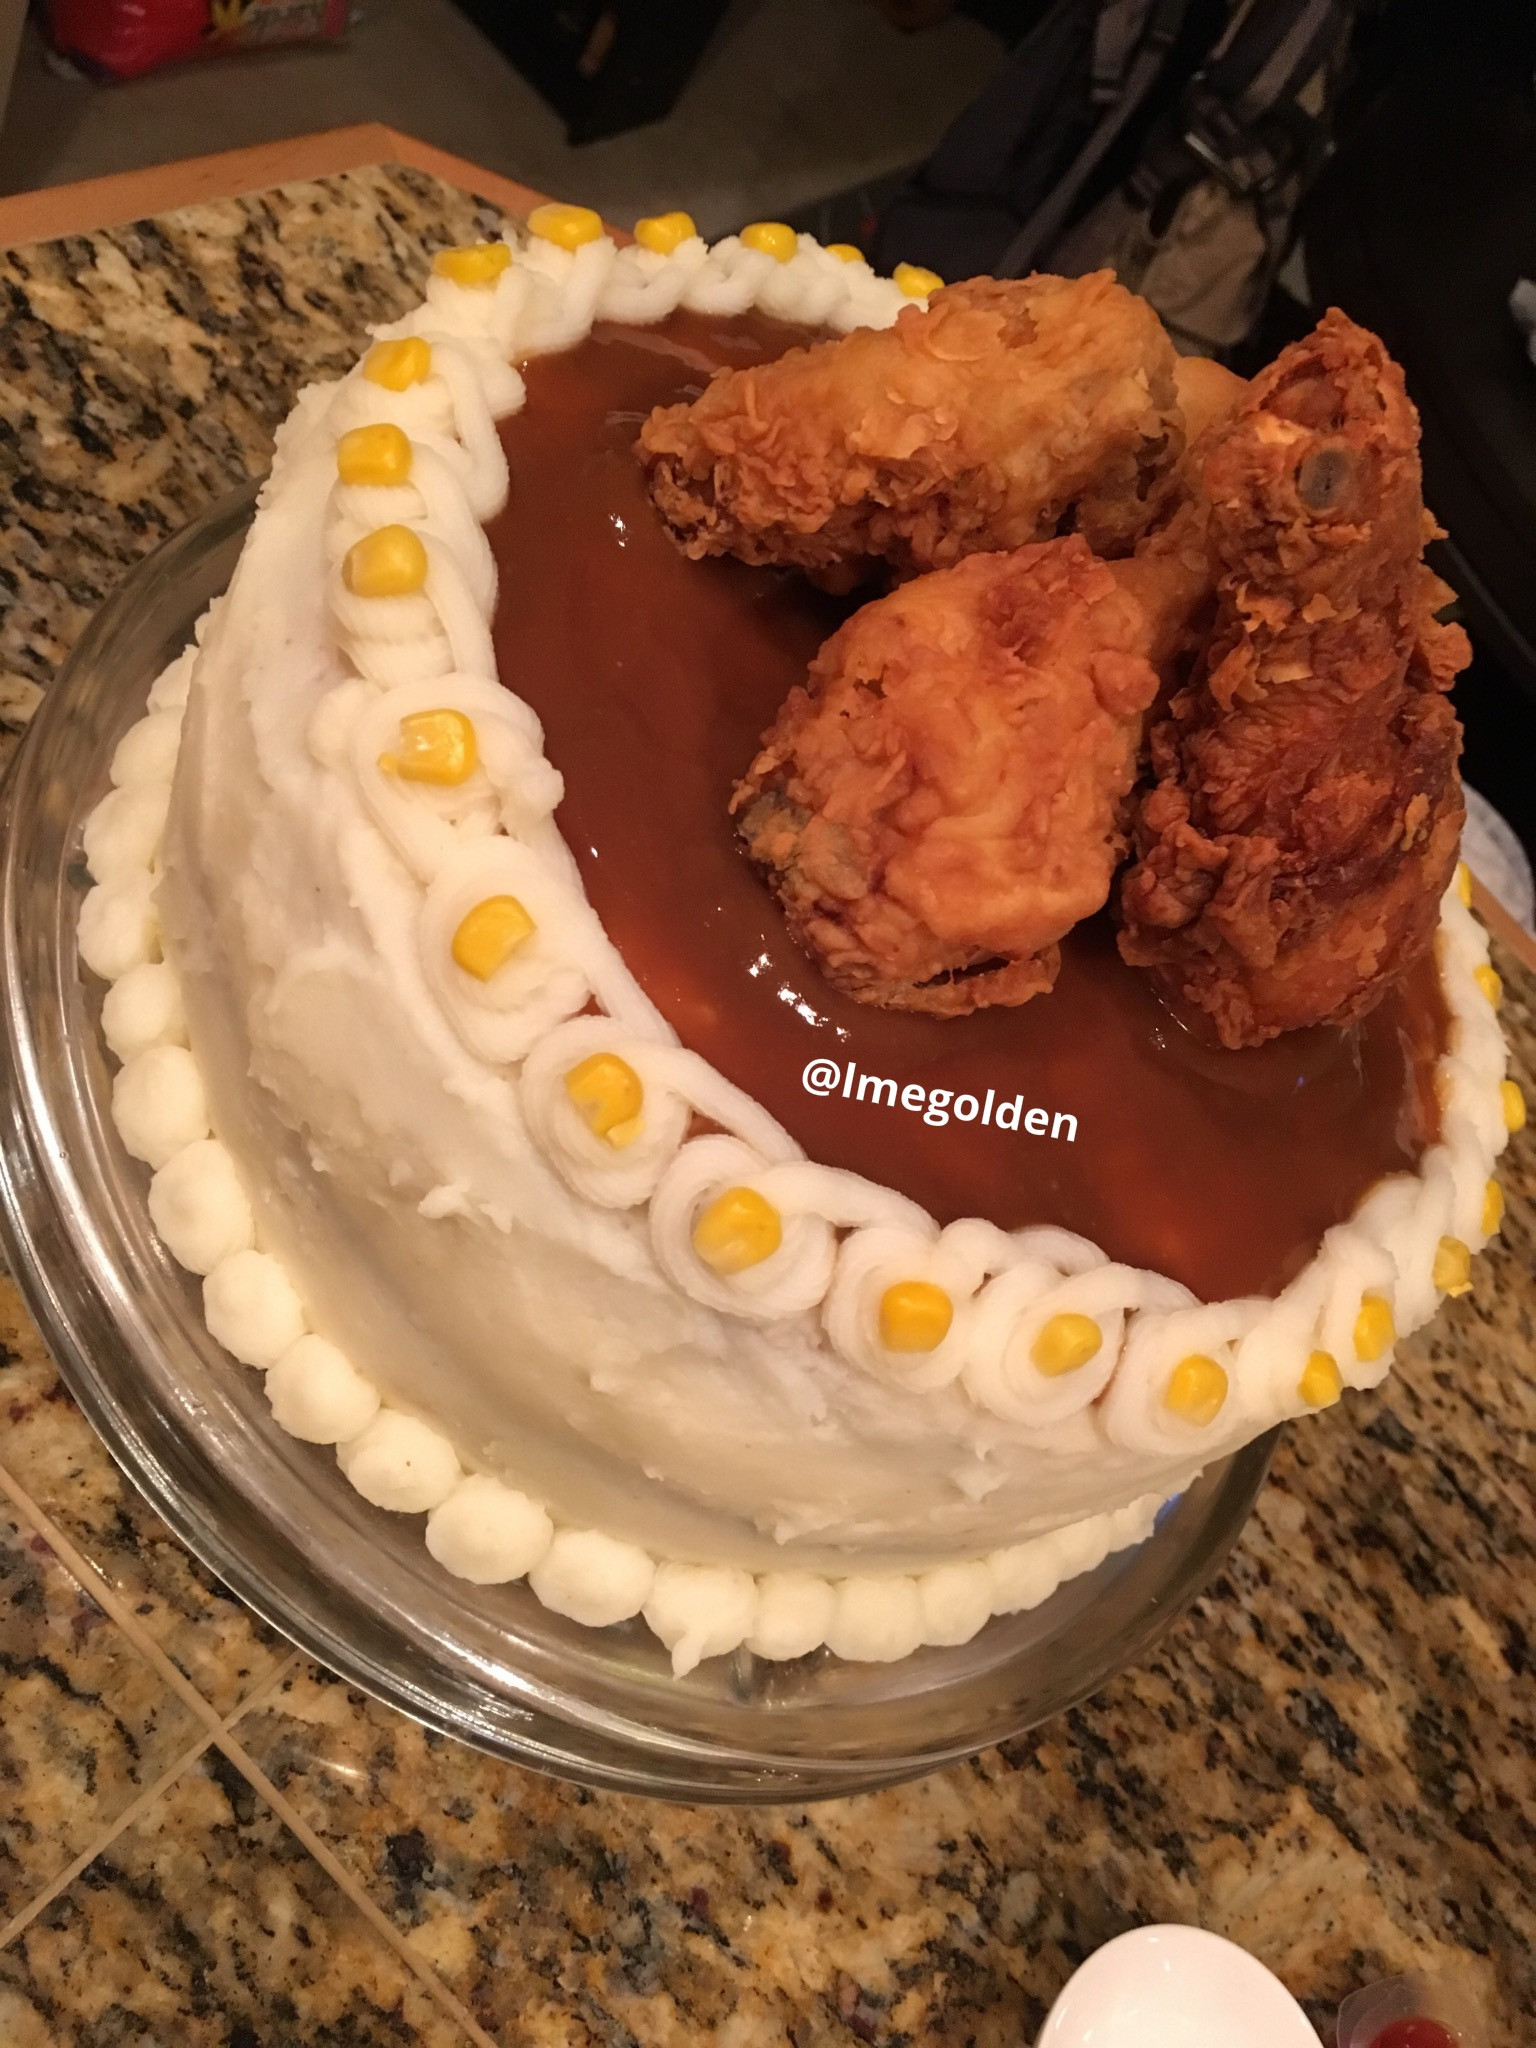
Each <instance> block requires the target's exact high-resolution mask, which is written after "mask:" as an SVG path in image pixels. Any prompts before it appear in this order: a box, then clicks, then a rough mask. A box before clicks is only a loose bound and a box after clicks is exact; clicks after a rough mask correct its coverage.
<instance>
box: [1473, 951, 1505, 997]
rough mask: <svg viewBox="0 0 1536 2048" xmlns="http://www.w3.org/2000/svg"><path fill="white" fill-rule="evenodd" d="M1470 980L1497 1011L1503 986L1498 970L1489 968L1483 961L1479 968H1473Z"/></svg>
mask: <svg viewBox="0 0 1536 2048" xmlns="http://www.w3.org/2000/svg"><path fill="white" fill-rule="evenodd" d="M1472 979H1473V980H1474V981H1475V982H1476V983H1477V985H1478V987H1479V988H1480V989H1481V990H1482V992H1483V994H1484V995H1485V996H1486V997H1487V998H1488V1000H1489V1002H1490V1003H1492V1004H1493V1006H1494V1008H1495V1009H1497V1008H1498V1006H1499V998H1500V997H1501V996H1502V995H1503V993H1504V984H1503V982H1502V981H1501V980H1500V979H1499V973H1498V969H1497V968H1495V967H1490V966H1489V965H1488V963H1487V961H1486V960H1485V961H1484V962H1483V964H1482V966H1481V967H1474V968H1473V970H1472Z"/></svg>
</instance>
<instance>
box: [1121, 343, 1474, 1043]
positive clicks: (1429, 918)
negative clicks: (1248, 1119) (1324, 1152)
mask: <svg viewBox="0 0 1536 2048" xmlns="http://www.w3.org/2000/svg"><path fill="white" fill-rule="evenodd" d="M1418 438H1419V433H1418V418H1417V415H1416V414H1415V412H1414V409H1413V407H1412V405H1411V404H1410V403H1409V400H1408V397H1407V393H1406V391H1405V390H1404V386H1403V378H1402V373H1401V371H1400V370H1399V369H1398V367H1397V365H1396V364H1395V363H1394V362H1393V361H1392V360H1391V358H1390V357H1389V356H1388V354H1387V352H1386V350H1385V349H1384V348H1383V346H1382V344H1381V343H1380V342H1379V341H1378V340H1377V339H1376V338H1375V336H1374V335H1371V334H1369V333H1367V332H1366V331H1365V330H1364V329H1362V328H1360V327H1357V326H1355V325H1354V323H1353V322H1352V321H1350V320H1348V319H1346V318H1345V316H1344V315H1343V314H1342V313H1339V312H1337V311H1333V312H1329V313H1328V314H1326V315H1325V316H1324V318H1323V319H1322V321H1321V322H1320V323H1319V325H1318V327H1317V329H1316V330H1315V332H1314V333H1313V334H1311V335H1309V336H1308V337H1307V338H1306V339H1304V340H1302V341H1300V342H1297V343H1295V344H1293V345H1292V346H1291V347H1289V348H1287V349H1286V350H1285V351H1284V352H1283V353H1282V354H1281V355H1280V356H1279V357H1278V359H1277V360H1276V361H1275V362H1274V363H1273V364H1272V365H1271V366H1270V367H1269V368H1268V369H1267V370H1265V371H1264V372H1262V373H1261V375H1260V376H1259V377H1258V378H1256V379H1255V381H1254V383H1253V385H1252V387H1251V389H1250V392H1249V394H1248V396H1247V398H1246V399H1245V400H1244V401H1243V403H1242V404H1241V405H1240V406H1239V408H1238V410H1237V411H1236V413H1235V414H1234V415H1233V416H1232V417H1231V418H1230V419H1229V420H1228V422H1227V423H1226V424H1225V426H1218V427H1217V428H1216V429H1215V430H1214V431H1213V432H1212V434H1211V435H1209V436H1208V437H1207V440H1206V442H1205V444H1204V445H1203V448H1202V449H1201V450H1200V451H1197V453H1198V454H1199V456H1200V460H1199V463H1198V467H1199V470H1200V478H1199V485H1200V488H1199V490H1198V491H1197V492H1196V493H1194V494H1193V495H1192V496H1191V497H1190V499H1189V500H1188V501H1187V503H1186V505H1185V506H1184V507H1183V508H1181V511H1180V513H1179V514H1178V515H1177V516H1176V522H1175V523H1176V526H1177V529H1178V534H1179V535H1180V536H1181V537H1182V545H1183V546H1184V548H1185V549H1186V551H1188V550H1189V549H1190V548H1191V547H1192V546H1193V545H1194V544H1195V538H1194V537H1197V536H1203V542H1204V545H1205V547H1206V550H1207V552H1208V558H1209V561H1210V566H1211V573H1212V577H1213V580H1214V583H1215V587H1216V603H1217V610H1216V619H1215V625H1214V630H1213V632H1212V634H1211V637H1210V639H1209V641H1208V643H1207V645H1206V647H1205V649H1204V651H1203V654H1202V655H1201V657H1200V659H1199V661H1198V663H1197V665H1196V668H1195V671H1194V674H1193V676H1192V679H1191V681H1190V682H1189V683H1188V685H1187V686H1186V687H1184V688H1183V689H1182V690H1180V691H1178V692H1177V693H1176V694H1175V695H1174V697H1173V700H1172V703H1171V706H1170V713H1169V716H1168V717H1167V718H1165V719H1162V720H1159V721H1158V722H1156V723H1155V724H1154V727H1153V731H1152V749H1151V751H1152V774H1153V781H1152V786H1151V787H1150V789H1148V790H1147V791H1146V793H1145V794H1144V795H1143V796H1142V797H1141V799H1140V800H1139V803H1138V806H1137V813H1136V821H1135V843H1136V850H1137V854H1138V856H1139V858H1138V859H1137V860H1136V862H1135V864H1134V865H1133V866H1132V867H1131V868H1130V869H1129V870H1128V872H1127V873H1126V875H1125V876H1124V878H1123V881H1122V885H1121V889H1120V895H1119V907H1120V916H1121V919H1122V926H1123V929H1122V931H1121V935H1120V950H1121V953H1122V954H1123V956H1124V957H1125V959H1126V960H1127V961H1129V962H1130V963H1131V964H1132V965H1134V966H1138V967H1147V968H1153V969H1156V970H1157V971H1158V972H1159V973H1160V974H1161V975H1162V976H1164V977H1165V978H1166V979H1167V981H1168V984H1169V986H1170V988H1171V989H1172V990H1174V991H1176V992H1177V994H1178V996H1180V997H1182V999H1183V1000H1184V1001H1185V1002H1187V1003H1189V1004H1192V1005H1194V1006H1195V1007H1196V1008H1197V1009H1199V1010H1202V1011H1204V1012H1205V1013H1206V1014H1207V1015H1208V1016H1209V1017H1210V1019H1211V1020H1212V1021H1213V1023H1214V1026H1215V1030H1216V1033H1217V1035H1218V1036H1219V1037H1220V1039H1221V1042H1222V1043H1223V1044H1224V1045H1227V1046H1233V1047H1236V1046H1244V1045H1257V1044H1260V1043H1262V1042H1263V1041H1264V1040H1265V1039H1267V1038H1271V1037H1273V1036H1275V1035H1276V1034H1277V1033H1279V1032H1281V1031H1288V1030H1293V1029H1296V1028H1298V1027H1300V1026H1304V1025H1309V1024H1318V1023H1324V1022H1330V1023H1346V1022H1349V1021H1352V1020H1353V1019H1355V1018H1358V1017H1361V1016H1363V1015H1364V1014H1365V1013H1366V1012H1367V1011H1368V1010H1369V1009H1370V1008H1371V1007H1372V1006H1373V1004H1375V1003H1376V1002H1377V1001H1378V999H1379V998H1380V997H1381V996H1382V994H1383V993H1384V992H1385V991H1386V989H1387V988H1388V987H1389V986H1390V985H1391V984H1392V983H1393V982H1394V981H1396V980H1398V979H1400V978H1401V976H1402V975H1404V974H1405V973H1406V972H1407V971H1408V969H1409V968H1410V967H1411V966H1412V965H1413V963H1414V962H1415V961H1416V960H1417V959H1418V958H1419V957H1420V956H1421V955H1422V954H1423V953H1424V952H1425V950H1426V949H1427V948H1428V946H1429V944H1430V942H1431V939H1432V937H1433V933H1434V929H1435V923H1436V919H1437V916H1438V912H1439V902H1440V897H1441V895H1442V893H1443V891H1444V889H1445V887H1446V885H1447V883H1448V881H1449V879H1450V876H1451V872H1452V869H1453V867H1454V865H1455V860H1456V849H1457V843H1458V840H1459V837H1460V833H1461V824H1462V815H1463V807H1462V798H1461V789H1460V784H1459V780H1458V777H1457V772H1456V760H1457V756H1458V754H1459V752H1460V727H1459V726H1458V725H1457V722H1456V719H1455V716H1454V714H1453V712H1452V710H1451V706H1450V703H1449V701H1448V699H1447V697H1446V694H1445V693H1446V691H1448V690H1449V688H1450V686H1451V683H1452V681H1453V679H1454V677H1455V675H1456V673H1457V671H1458V670H1459V669H1461V668H1462V667H1464V666H1465V664H1466V662H1467V660H1468V659H1469V655H1470V650H1469V648H1468V645H1467V641H1466V636H1465V634H1464V633H1463V632H1462V631H1461V629H1460V627H1458V626H1448V625H1441V624H1439V623H1437V622H1436V620H1435V618H1434V613H1435V611H1436V610H1437V609H1438V608H1440V607H1441V606H1443V605H1444V604H1445V603H1446V601H1447V600H1448V598H1449V597H1450V595H1451V593H1450V592H1449V591H1448V590H1447V589H1446V587H1445V585H1444V584H1442V583H1441V582H1440V581H1439V579H1438V578H1437V577H1435V576H1434V575H1433V574H1432V572H1431V571H1430V570H1429V569H1428V568H1427V567H1426V566H1425V565H1424V563H1423V560H1422V549H1423V546H1424V543H1425V541H1426V540H1427V539H1431V538H1433V537H1434V535H1435V533H1436V531H1437V529H1436V528H1435V526H1434V523H1433V521H1432V520H1431V519H1430V518H1429V515H1428V514H1427V513H1426V512H1425V510H1424V502H1423V498H1422V496H1421V490H1420V473H1419V458H1418Z"/></svg>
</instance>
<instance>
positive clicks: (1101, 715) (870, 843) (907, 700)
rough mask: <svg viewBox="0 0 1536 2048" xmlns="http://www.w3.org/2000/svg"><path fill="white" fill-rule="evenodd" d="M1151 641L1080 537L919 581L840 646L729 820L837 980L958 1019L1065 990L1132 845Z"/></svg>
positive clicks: (797, 693)
mask: <svg viewBox="0 0 1536 2048" xmlns="http://www.w3.org/2000/svg"><path fill="white" fill-rule="evenodd" d="M1148 639H1149V628H1148V622H1147V619H1146V617H1145V615H1144V613H1143V611H1142V608H1141V606H1140V605H1139V604H1138V603H1137V601H1136V599H1135V598H1134V597H1132V596H1130V595H1129V594H1128V593H1127V592H1126V591H1125V590H1124V589H1122V587H1121V585H1120V583H1119V582H1118V581H1117V579H1116V576H1115V575H1114V573H1113V571H1112V570H1111V568H1110V567H1108V566H1106V565H1105V564H1104V563H1102V562H1099V561H1096V560H1095V559H1094V557H1093V555H1092V554H1090V552H1089V550H1088V547H1087V545H1086V543H1085V542H1084V541H1083V540H1082V539H1081V538H1079V537H1076V536H1072V537H1069V538H1064V539H1061V540H1051V541H1045V542H1041V543H1037V544H1034V545H1031V546H1029V547H1024V548H1020V549H1019V550H1017V551H1016V552H1014V553H1012V554H978V555H972V556H971V557H969V559H967V560H966V561H964V562H961V563H960V564H959V565H958V566H957V567H955V568H953V569H945V570H939V571H936V572H935V573H934V574H932V575H929V576H920V577H918V578H916V579H915V580H914V581H912V582H910V583H905V584H903V585H901V586H900V587H899V588H898V589H897V590H895V591H894V592H893V593H892V594H891V595H890V596H888V597H884V598H881V599H880V600H879V601H878V602H876V603H874V604H869V605H866V606H865V607H864V608H863V609H862V610H861V611H858V612H856V613H855V614H854V615H853V617H852V618H851V619H849V620H848V622H847V623H846V625H844V626H843V627H842V629H841V631H839V632H838V633H836V634H834V635H833V637H832V638H831V639H830V640H829V641H828V642H827V643H826V645H825V646H824V647H823V648H822V650H821V652H820V654H819V655H818V656H817V658H816V660H815V661H814V662H813V663H812V664H811V670H810V676H809V679H808V681H807V683H806V684H805V685H803V686H797V687H796V688H795V689H794V690H792V691H791V692H790V694H789V697H788V699H787V700H786V702H785V704H784V707H783V709H782V710H781V711H780V713H779V717H778V720H777V722H776V723H775V724H774V726H773V727H772V728H771V729H770V730H769V731H768V732H767V733H766V734H765V735H764V738H763V746H762V751H761V752H760V753H759V755H758V756H757V758H756V760H755V761H754V762H753V763H752V766H751V768H750V769H749V771H748V773H747V775H746V778H745V779H744V780H743V781H742V782H741V783H740V784H739V785H738V786H737V789H736V793H735V796H734V799H733V801H732V806H731V808H732V810H733V811H735V812H736V813H737V814H738V816H739V820H740V823H739V827H738V829H739V831H740V833H741V837H742V840H743V842H744V844H745V846H746V850H747V852H748V853H749V854H750V856H751V857H752V859H753V860H754V861H756V862H758V863H759V865H760V866H761V867H762V868H763V869H764V871H765V873H766V875H767V879H768V882H769V886H770V887H771V888H772V889H773V891H774V893H775V894H776V895H777V897H778V899H779V901H780V903H781V904H782V906H783V909H784V912H785V915H786V917H787V918H788V920H789V923H790V926H791V927H792V929H793V930H794V932H795V934H796V936H797V937H798V938H799V940H800V941H801V943H802V944H803V945H804V946H805V947H806V948H807V950H808V951H809V952H811V953H812V954H813V955H814V956H815V957H816V959H818V960H819V961H820V963H821V965H822V968H823V970H824V972H825V973H826V975H827V978H828V979H829V980H830V981H831V982H832V983H833V984H834V985H835V986H836V987H838V988H840V989H841V990H843V992H844V993H845V994H847V995H850V996H852V997H854V998H855V999H856V1000H857V1001H859V1002H864V1003H877V1004H884V1005H888V1006H890V1007H894V1008H899V1009H910V1010H925V1011H930V1012H934V1013H937V1014H940V1015H950V1016H953V1015H962V1014H964V1013H965V1012H966V1011H969V1010H973V1009H979V1008H981V1007H983V1006H985V1005H987V1004H993V1003H1022V1002H1027V1001H1028V1000H1029V998H1030V997H1031V996H1034V995H1037V994H1039V993H1040V992H1041V991H1042V990H1044V989H1048V988H1050V986H1051V985H1052V983H1053V982H1054V981H1055V979H1056V973H1057V969H1058V967H1059V964H1060V954H1059V948H1058V943H1057V942H1058V941H1059V940H1060V939H1061V938H1062V937H1063V935H1064V934H1065V933H1066V932H1068V931H1070V929H1071V928H1072V926H1073V925H1074V924H1076V923H1077V922H1078V920H1079V919H1080V918H1084V917H1088V916H1090V915H1091V914H1092V913H1093V912H1094V911H1096V910H1099V909H1101V908H1102V907H1103V905H1104V903H1105V901H1106V900H1107V898H1108V895H1109V887H1110V880H1111V877H1112V875H1113V873H1114V869H1115V864H1116V862H1117V861H1118V860H1119V858H1120V855H1121V853H1122V852H1123V850H1124V846H1125V839H1124V835H1123V832H1122V829H1121V825H1122V812H1123V809H1124V806H1125V802H1126V798H1127V796H1128V794H1129V792H1130V789H1131V787H1132V784H1133V783H1134V781H1135V777H1136V763H1137V757H1138V753H1139V750H1140V741H1141V730H1142V722H1143V713H1144V712H1145V710H1146V707H1147V706H1148V705H1149V704H1150V703H1151V702H1152V700H1153V697H1154V696H1155V695H1156V692H1157V687H1158V677H1157V672H1156V670H1155V669H1154V667H1153V666H1152V664H1151V662H1150V661H1149V660H1148V659H1147V654H1146V646H1147V642H1148Z"/></svg>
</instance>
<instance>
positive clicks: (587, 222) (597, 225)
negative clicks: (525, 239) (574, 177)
mask: <svg viewBox="0 0 1536 2048" xmlns="http://www.w3.org/2000/svg"><path fill="white" fill-rule="evenodd" d="M528 232H529V234H531V235H537V236H538V238H539V240H540V241H541V242H553V243H554V244H555V246H556V247H557V248H560V249H579V248H580V247H581V245H582V243H583V242H596V241H600V240H601V239H602V233H603V217H602V215H601V214H600V213H594V212H593V210H592V208H591V207H590V206H566V205H565V204H564V203H563V202H562V201H560V200H558V199H551V200H549V201H548V202H547V203H546V204H545V205H543V206H536V207H535V208H534V209H533V211H532V213H530V214H529V216H528Z"/></svg>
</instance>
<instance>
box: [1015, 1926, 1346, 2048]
mask: <svg viewBox="0 0 1536 2048" xmlns="http://www.w3.org/2000/svg"><path fill="white" fill-rule="evenodd" d="M1239 2042H1241V2044H1242V2048H1317V2035H1316V2033H1315V2032H1314V2030H1313V2026H1312V2022H1311V2021H1310V2020H1309V2019H1308V2018H1307V2016H1306V2014H1305V2013H1304V2012H1303V2011H1302V2009H1301V2007H1300V2006H1299V2005H1298V2004H1297V2003H1296V2000H1295V1999H1294V1998H1292V1996H1291V1994H1290V1992H1289V1991H1287V1990H1286V1988H1285V1986H1284V1985H1283V1984H1282V1983H1281V1982H1280V1979H1279V1978H1278V1977H1277V1976H1276V1975H1275V1974H1274V1972H1273V1971H1272V1970H1266V1969H1265V1967H1264V1965H1263V1964H1262V1963H1261V1962H1259V1961H1258V1960H1257V1958H1256V1957H1254V1956H1251V1955H1249V1953H1248V1951H1247V1950H1246V1949H1243V1948H1239V1947H1238V1945H1237V1943H1236V1942H1235V1941H1227V1940H1225V1939H1224V1938H1223V1937H1222V1936H1221V1935H1219V1934H1210V1933H1207V1931H1206V1930H1205V1928H1203V1927H1170V1926H1161V1927H1134V1928H1132V1929H1131V1931H1130V1933H1129V1934H1121V1935H1118V1936H1117V1937H1116V1938H1115V1940H1113V1941H1110V1942H1106V1943H1105V1945H1104V1946H1103V1948H1101V1949H1099V1950H1098V1951H1097V1952H1096V1953H1095V1954H1093V1955H1091V1956H1090V1957H1089V1958H1088V1960H1087V1962H1086V1963H1084V1964H1083V1966H1082V1968H1081V1969H1080V1970H1077V1971H1075V1972H1074V1974H1073V1975H1072V1977H1071V1978H1070V1979H1069V1980H1068V1982H1067V1984H1066V1986H1065V1988H1064V1989H1063V1991H1062V1993H1061V1996H1060V1997H1059V1998H1058V1999H1057V2001H1056V2003H1055V2004H1054V2005H1053V2006H1052V2007H1051V2010H1050V2013H1049V2016H1048V2017H1047V2019H1046V2022H1045V2027H1044V2030H1043V2031H1042V2033H1041V2035H1040V2040H1039V2043H1038V2048H1235V2044H1237V2043H1239Z"/></svg>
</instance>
